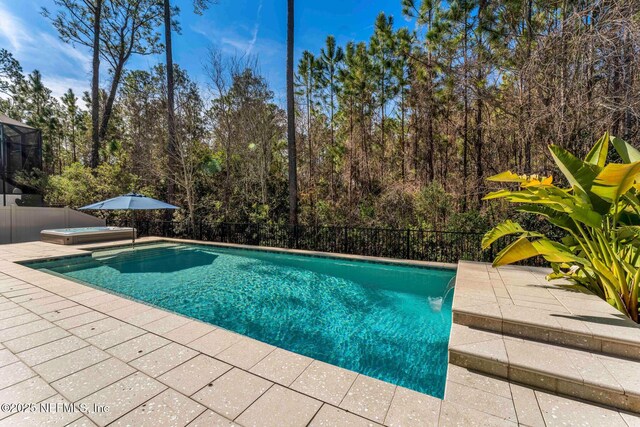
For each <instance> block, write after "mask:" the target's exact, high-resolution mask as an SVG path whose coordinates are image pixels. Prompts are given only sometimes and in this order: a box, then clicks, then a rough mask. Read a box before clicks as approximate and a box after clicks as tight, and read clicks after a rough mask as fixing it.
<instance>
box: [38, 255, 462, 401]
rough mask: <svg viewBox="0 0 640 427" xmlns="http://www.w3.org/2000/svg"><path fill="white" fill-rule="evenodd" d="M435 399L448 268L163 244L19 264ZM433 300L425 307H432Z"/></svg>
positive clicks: (447, 320) (447, 316)
mask: <svg viewBox="0 0 640 427" xmlns="http://www.w3.org/2000/svg"><path fill="white" fill-rule="evenodd" d="M27 265H28V266H30V267H32V268H36V269H39V270H44V271H48V272H51V273H54V274H58V275H63V276H64V277H67V278H71V279H73V280H76V281H80V282H84V283H87V284H89V285H92V286H95V287H99V288H103V289H105V290H109V291H112V292H115V293H118V294H121V295H125V296H128V297H131V298H135V299H137V300H140V301H144V302H147V303H150V304H153V305H156V306H159V307H162V308H165V309H168V310H172V311H174V312H177V313H180V314H183V315H186V316H190V317H193V318H196V319H199V320H202V321H205V322H209V323H212V324H214V325H218V326H221V327H223V328H227V329H229V330H232V331H235V332H238V333H240V334H244V335H247V336H250V337H252V338H255V339H258V340H260V341H264V342H266V343H269V344H273V345H276V346H278V347H281V348H284V349H287V350H290V351H294V352H296V353H299V354H303V355H306V356H309V357H312V358H314V359H318V360H321V361H324V362H327V363H331V364H334V365H337V366H340V367H343V368H346V369H350V370H353V371H356V372H359V373H362V374H365V375H369V376H372V377H374V378H378V379H381V380H384V381H388V382H391V383H394V384H398V385H401V386H404V387H407V388H410V389H413V390H417V391H420V392H423V393H428V394H430V395H433V396H436V397H440V398H442V397H443V394H444V386H445V380H446V372H447V346H448V341H449V333H450V329H451V300H452V296H451V294H449V296H448V297H447V298H445V300H444V302H443V304H442V305H441V307H440V306H439V304H438V302H439V301H440V300H439V298H442V296H443V295H444V293H445V290H446V288H447V284H448V283H449V281H450V279H451V278H452V277H453V276H454V274H455V271H454V270H445V269H432V268H418V267H411V266H405V265H396V264H383V263H374V262H364V261H351V260H343V259H337V258H328V257H311V256H301V255H291V254H287V253H280V252H270V251H260V250H245V249H232V248H226V247H218V246H210V245H187V244H165V245H159V246H155V247H154V246H150V247H145V246H140V247H138V248H137V249H136V250H131V249H128V250H124V249H123V250H115V251H114V250H109V251H97V252H94V253H93V254H92V255H90V256H81V257H73V258H64V259H58V260H51V261H45V262H35V263H27ZM430 298H431V304H430Z"/></svg>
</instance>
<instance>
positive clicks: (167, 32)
mask: <svg viewBox="0 0 640 427" xmlns="http://www.w3.org/2000/svg"><path fill="white" fill-rule="evenodd" d="M164 41H165V54H166V62H167V64H166V65H167V127H168V134H169V139H168V140H167V150H166V151H167V154H168V159H169V162H168V163H169V164H168V165H167V172H168V174H169V175H173V173H174V172H173V171H174V168H173V167H172V165H171V160H170V159H172V158H174V157H175V153H176V126H175V99H174V81H173V51H172V43H171V4H170V2H169V0H164ZM174 193H175V185H174V183H173V179H168V180H167V200H168V201H169V202H172V201H173V199H174Z"/></svg>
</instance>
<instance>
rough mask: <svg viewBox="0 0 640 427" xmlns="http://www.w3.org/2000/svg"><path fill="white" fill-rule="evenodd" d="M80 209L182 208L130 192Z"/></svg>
mask: <svg viewBox="0 0 640 427" xmlns="http://www.w3.org/2000/svg"><path fill="white" fill-rule="evenodd" d="M79 209H80V210H99V209H104V210H152V209H180V208H179V207H178V206H173V205H170V204H169V203H165V202H161V201H160V200H156V199H152V198H151V197H146V196H143V195H142V194H138V193H129V194H125V195H123V196H119V197H114V198H113V199H109V200H104V201H102V202H98V203H94V204H92V205H87V206H83V207H81V208H79Z"/></svg>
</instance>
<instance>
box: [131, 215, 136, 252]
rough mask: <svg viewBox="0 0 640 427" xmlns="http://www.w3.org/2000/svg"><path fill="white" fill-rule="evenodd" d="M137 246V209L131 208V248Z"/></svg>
mask: <svg viewBox="0 0 640 427" xmlns="http://www.w3.org/2000/svg"><path fill="white" fill-rule="evenodd" d="M135 246H136V211H135V209H131V249H135Z"/></svg>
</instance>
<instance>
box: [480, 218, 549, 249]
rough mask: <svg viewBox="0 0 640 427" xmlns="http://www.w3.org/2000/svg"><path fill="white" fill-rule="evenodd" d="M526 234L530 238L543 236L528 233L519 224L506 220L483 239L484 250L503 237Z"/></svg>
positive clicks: (488, 232)
mask: <svg viewBox="0 0 640 427" xmlns="http://www.w3.org/2000/svg"><path fill="white" fill-rule="evenodd" d="M519 233H521V234H524V235H525V236H528V237H542V234H540V233H535V232H529V231H526V230H525V229H524V228H522V227H521V226H520V224H518V223H517V222H513V221H511V220H509V219H508V220H506V221H504V222H503V223H501V224H498V225H496V226H495V227H493V228H492V229H491V230H489V231H487V233H486V234H485V235H484V237H483V238H482V249H487V248H488V247H489V246H491V244H492V243H493V242H495V241H496V240H498V239H499V238H501V237H504V236H508V235H510V234H519Z"/></svg>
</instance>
